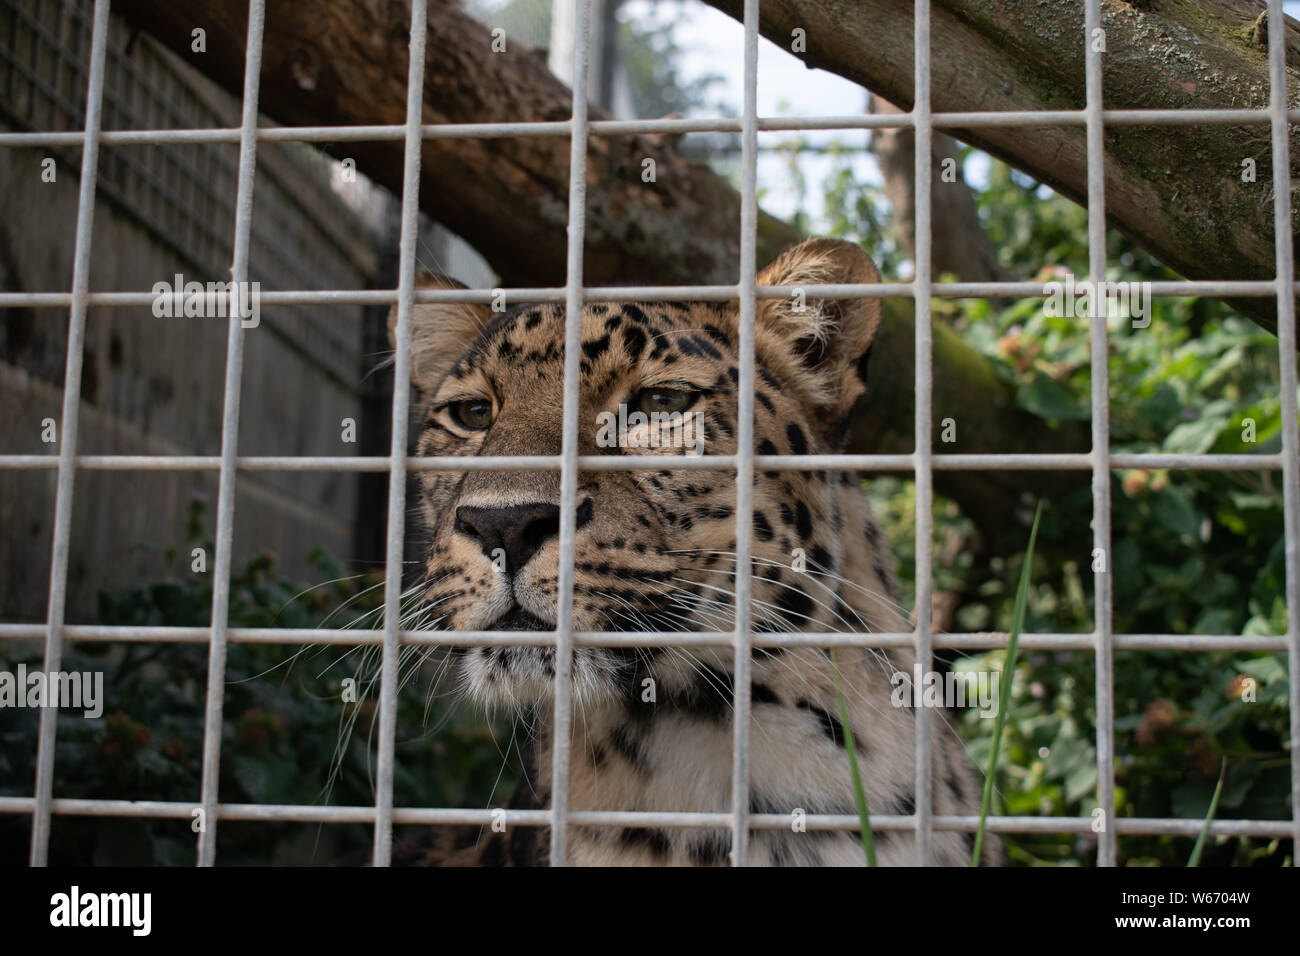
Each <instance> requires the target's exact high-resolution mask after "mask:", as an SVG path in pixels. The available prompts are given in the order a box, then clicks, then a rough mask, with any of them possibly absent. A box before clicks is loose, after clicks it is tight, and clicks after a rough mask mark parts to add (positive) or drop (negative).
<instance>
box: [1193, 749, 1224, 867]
mask: <svg viewBox="0 0 1300 956" xmlns="http://www.w3.org/2000/svg"><path fill="white" fill-rule="evenodd" d="M1227 772H1228V758H1227V757H1224V758H1223V763H1222V764H1220V765H1219V782H1218V783H1216V784H1215V785H1214V796H1213V797H1211V798H1210V809H1209V811H1207V812H1206V814H1205V822H1204V823H1203V824H1201V835H1200V836H1198V837H1197V838H1196V846H1194V847H1192V856H1191V859H1189V860H1188V861H1187V865H1188V866H1199V865H1200V863H1201V850H1202V849H1204V848H1205V838H1206V837H1207V836H1209V835H1210V821H1211V820H1213V819H1214V814H1215V813H1216V812H1217V811H1218V809H1219V794H1221V793H1222V792H1223V777H1224V775H1225V774H1227Z"/></svg>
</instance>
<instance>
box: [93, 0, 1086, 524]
mask: <svg viewBox="0 0 1300 956" xmlns="http://www.w3.org/2000/svg"><path fill="white" fill-rule="evenodd" d="M247 7H248V4H247V2H246V0H188V2H185V3H170V4H158V3H154V2H152V0H117V2H116V3H115V4H114V9H115V10H118V11H119V12H121V13H122V14H124V15H125V16H126V17H127V18H128V19H129V20H131V21H132V22H133V23H134V24H136V25H137V26H138V27H139V28H140V29H142V30H146V31H148V32H150V33H152V34H153V35H154V36H155V37H157V38H158V39H159V40H160V41H161V42H162V43H163V44H164V45H166V46H167V47H169V48H170V49H171V50H172V51H173V52H175V53H176V54H178V55H179V56H181V57H183V58H184V59H185V60H186V61H187V62H189V63H191V64H192V65H194V66H195V67H196V68H197V69H199V70H200V71H202V72H204V73H205V74H207V75H208V76H209V77H211V78H212V79H214V80H215V81H217V82H218V83H220V84H221V85H223V86H224V87H226V88H227V89H229V90H231V91H232V92H235V93H236V94H237V93H238V92H239V90H240V89H241V88H242V82H243V60H244V44H245V30H246V26H247ZM409 18H410V2H409V0H392V2H380V0H313V2H312V3H310V4H306V3H301V4H296V3H276V4H272V5H270V7H269V8H268V11H267V22H266V35H265V43H264V56H263V66H262V78H261V94H260V101H259V105H260V108H261V110H262V112H263V113H264V114H265V115H267V116H269V117H270V118H272V119H274V120H276V121H277V122H280V123H282V124H285V125H344V126H346V125H361V124H401V123H403V122H404V120H405V110H406V106H405V103H406V73H407V40H408V29H409V22H410V21H409ZM197 27H202V28H203V29H204V30H205V31H206V48H207V49H206V52H205V53H194V52H193V51H192V50H191V39H192V38H191V31H192V30H194V29H195V28H197ZM506 46H507V49H506V52H501V53H493V52H492V37H491V34H490V31H489V28H488V27H486V26H484V25H483V24H480V23H478V22H477V21H475V20H473V19H471V18H470V17H468V16H467V15H466V14H464V13H463V12H462V11H461V10H460V8H459V6H458V5H457V4H456V3H454V2H450V0H430V2H429V35H428V62H427V65H426V70H425V76H426V79H425V87H424V122H426V123H482V122H518V121H523V120H528V121H545V120H564V119H567V118H568V116H569V114H570V108H571V93H570V91H569V89H568V88H567V87H566V86H565V85H564V84H563V83H561V82H560V81H558V80H557V79H556V78H555V77H554V76H553V75H552V74H551V73H550V72H549V71H548V70H547V68H546V64H545V61H544V58H543V57H542V56H540V55H539V54H538V53H537V52H536V51H533V50H530V49H528V48H526V47H524V46H522V45H521V44H516V43H514V42H513V41H511V40H510V39H509V38H508V37H507V38H506ZM599 115H601V114H599V112H598V111H595V110H593V117H595V116H599ZM324 148H325V149H327V150H328V151H329V152H330V153H331V154H333V155H335V156H337V157H340V158H346V157H351V158H352V159H354V160H355V161H356V167H357V169H358V170H360V171H361V172H362V173H364V174H365V175H367V176H369V177H370V178H372V179H374V180H375V181H376V182H378V183H380V184H382V185H384V186H387V187H388V188H389V189H391V190H393V191H394V192H397V193H399V194H400V190H401V182H402V166H403V162H402V142H401V140H400V139H399V140H388V141H382V142H369V143H363V142H341V143H335V144H324ZM568 154H569V141H568V138H567V137H565V136H527V137H514V138H500V139H474V138H431V139H426V141H425V143H424V149H423V153H422V171H421V182H420V205H421V208H422V209H424V210H425V211H426V212H428V213H429V215H430V216H432V217H433V218H434V219H436V220H437V221H439V222H441V223H442V224H444V225H446V226H447V227H448V228H450V229H452V230H453V231H455V232H456V233H458V234H460V235H461V236H463V237H464V238H465V239H466V240H468V241H469V242H470V243H471V244H472V245H473V246H474V247H475V248H476V249H478V250H479V252H481V253H482V254H483V255H484V256H485V257H486V258H487V260H488V261H489V263H491V265H492V266H493V268H494V269H495V270H496V271H497V272H498V273H499V275H500V276H501V279H502V282H503V284H505V285H507V286H548V285H562V284H563V282H564V275H565V268H564V265H565V263H564V260H565V241H566V230H567V224H568V209H567V207H568V175H569V173H568V164H569V156H568ZM646 157H650V158H653V159H654V160H655V162H656V182H654V183H650V184H648V183H645V182H643V181H642V178H641V172H642V160H643V158H646ZM587 168H588V175H587V182H588V188H587V237H586V253H585V281H586V282H587V283H589V284H606V283H607V284H627V283H629V282H641V283H665V284H671V283H682V284H700V283H717V282H734V281H736V278H737V273H736V267H737V260H738V258H739V244H738V235H739V223H740V197H739V195H738V194H737V192H736V191H735V190H734V189H732V188H731V186H730V185H729V184H728V183H727V181H726V180H725V179H723V178H722V177H720V176H718V175H716V174H715V173H713V172H712V171H710V170H709V169H708V167H706V166H705V165H703V164H701V163H697V162H692V161H690V160H686V159H683V158H682V157H681V156H679V155H677V154H676V152H675V151H674V149H673V144H672V142H671V140H669V139H666V138H659V137H652V136H628V137H593V138H592V140H591V143H590V146H589V148H588V153H587ZM800 238H801V237H800V236H799V235H798V233H797V232H796V230H795V229H794V228H793V227H791V226H789V225H787V224H785V223H783V222H780V221H779V220H776V219H774V218H772V217H770V216H762V217H761V218H760V223H759V236H758V256H759V262H760V264H761V263H763V262H766V261H768V260H769V259H771V258H774V257H775V256H776V254H777V253H778V252H779V251H780V250H782V249H783V248H785V247H786V246H787V245H790V244H792V243H794V242H797V241H798V240H799V239H800ZM886 312H887V314H886V320H885V324H884V326H883V328H882V333H881V341H882V344H881V346H880V351H879V353H878V354H879V355H880V356H881V357H880V358H878V359H877V360H876V361H875V362H874V363H873V369H872V373H871V374H872V385H871V393H870V400H869V402H865V403H864V404H863V406H862V415H861V421H860V422H859V425H860V427H859V428H858V429H857V430H856V431H855V432H854V441H853V444H852V446H851V450H853V451H859V452H880V453H900V452H910V451H911V450H912V443H913V424H912V414H913V413H912V408H913V388H914V383H913V378H912V369H913V355H912V344H911V343H912V336H913V332H912V325H911V319H910V315H911V308H910V303H907V302H903V301H899V300H892V301H891V303H890V304H889V306H888V308H887V310H886ZM935 382H936V395H935V413H936V422H938V421H940V420H941V419H942V418H944V417H949V416H951V417H954V418H956V419H957V420H958V421H959V422H961V423H962V425H961V428H960V430H959V435H961V436H963V440H962V441H961V442H960V444H959V446H958V447H955V448H954V447H951V446H938V447H937V450H939V451H954V450H956V451H972V452H975V451H1009V450H1032V451H1042V452H1052V451H1079V450H1082V449H1085V448H1086V447H1087V434H1086V431H1085V430H1083V429H1081V428H1078V427H1076V426H1075V425H1071V426H1068V427H1062V428H1059V429H1053V428H1049V427H1047V426H1046V425H1045V424H1044V423H1043V422H1041V421H1039V420H1037V419H1034V418H1033V417H1032V416H1029V415H1026V414H1024V413H1022V412H1020V411H1018V410H1017V409H1016V408H1015V405H1014V395H1013V392H1012V390H1011V389H1010V388H1009V387H1008V386H1007V385H1005V384H1004V383H1002V382H1000V381H999V380H997V378H996V377H995V376H994V375H993V374H992V373H991V372H990V371H989V369H988V367H987V363H986V362H985V361H984V359H983V357H982V356H980V355H979V354H978V353H977V352H975V351H974V350H973V349H971V348H970V347H968V346H966V345H965V344H964V343H962V342H961V340H960V339H958V338H957V337H956V336H953V335H951V334H942V335H939V336H938V337H937V338H936V348H935ZM975 409H977V410H979V416H978V417H979V421H978V422H977V421H975V420H974V419H975V417H976V416H975V415H974V414H973V413H972V410H975ZM968 424H969V428H967V427H966V426H967V425H968ZM937 434H938V431H937V428H936V436H937ZM1008 443H1013V444H1014V445H1015V447H1014V448H1011V447H1009V445H1008ZM935 483H936V488H937V489H938V490H939V491H940V492H941V493H944V494H948V495H950V496H952V497H953V498H954V499H956V500H957V501H958V502H959V503H960V504H961V505H962V506H963V508H964V510H965V511H966V513H967V514H970V515H972V516H973V517H974V518H975V520H976V521H977V522H978V523H979V524H980V525H981V526H982V527H984V528H987V529H993V528H1007V527H1010V526H1011V521H1012V516H1013V514H1015V513H1016V512H1017V509H1018V507H1019V501H1020V498H1021V495H1022V494H1023V493H1025V492H1026V491H1029V492H1031V493H1035V494H1052V493H1055V491H1056V490H1057V488H1058V486H1059V482H1052V481H1050V480H1049V479H1048V477H1047V476H1043V475H1032V476H1023V475H1021V476H1015V475H999V474H988V475H983V476H980V475H974V474H971V473H962V472H942V473H940V474H938V475H937V476H936V482H935Z"/></svg>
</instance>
